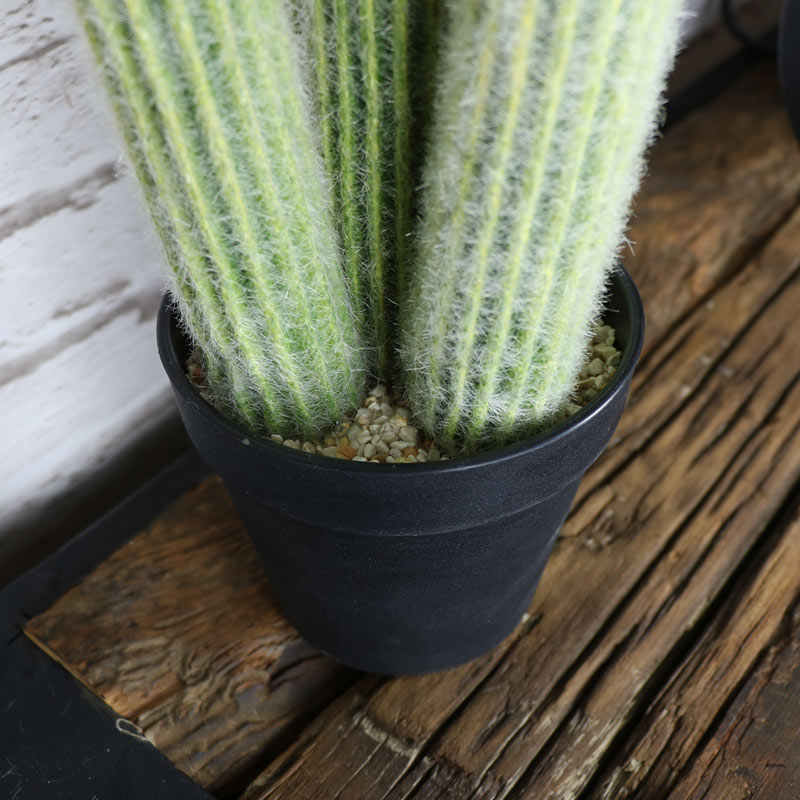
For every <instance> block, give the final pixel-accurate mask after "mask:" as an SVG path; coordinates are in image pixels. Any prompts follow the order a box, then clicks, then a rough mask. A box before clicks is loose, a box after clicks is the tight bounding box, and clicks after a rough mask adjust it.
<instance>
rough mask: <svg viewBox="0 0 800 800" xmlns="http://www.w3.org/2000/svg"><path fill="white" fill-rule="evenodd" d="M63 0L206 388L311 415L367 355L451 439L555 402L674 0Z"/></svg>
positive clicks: (619, 208)
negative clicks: (107, 98)
mask: <svg viewBox="0 0 800 800" xmlns="http://www.w3.org/2000/svg"><path fill="white" fill-rule="evenodd" d="M78 3H79V5H80V7H81V10H82V13H83V17H84V20H85V23H86V28H87V31H88V34H89V39H90V41H91V42H92V44H93V46H94V49H95V52H96V54H97V57H98V60H99V61H100V63H101V65H102V66H103V69H104V74H105V77H106V82H107V85H108V88H109V90H110V93H111V96H112V99H113V101H114V104H115V106H116V110H117V113H118V117H119V120H120V123H121V128H122V131H123V134H124V135H125V139H126V142H127V144H128V149H129V151H130V153H131V157H132V161H133V164H134V167H135V168H136V172H137V175H138V177H139V179H140V182H141V184H142V187H143V189H144V194H145V198H146V200H147V202H148V205H149V206H150V209H151V212H152V216H153V218H154V221H155V224H156V228H157V230H158V233H159V236H160V239H161V241H162V243H163V245H164V248H165V251H166V254H167V259H168V261H169V264H170V266H171V271H172V293H173V296H174V298H175V305H176V307H177V308H178V309H179V310H180V314H181V318H182V320H183V324H184V326H185V328H186V330H187V331H189V333H190V334H191V337H192V338H193V339H194V340H195V342H196V344H197V345H198V346H199V348H200V350H201V351H202V353H203V357H204V360H205V366H206V368H207V372H208V381H209V384H210V388H211V392H212V394H213V396H214V398H215V399H216V402H217V403H218V405H219V407H220V408H221V409H222V410H223V411H225V412H226V413H228V414H230V415H231V416H234V417H236V418H237V419H239V420H240V421H241V422H243V423H244V424H246V425H247V426H249V427H250V428H251V429H252V430H253V431H254V432H257V433H258V432H261V433H267V432H269V433H280V434H283V435H289V436H298V435H300V436H311V435H314V434H317V433H319V432H320V431H321V430H323V429H325V428H326V427H328V426H329V425H330V424H331V423H332V422H335V421H336V420H338V419H340V418H341V417H342V416H343V415H345V414H347V413H348V412H350V411H352V410H353V409H354V408H355V407H356V403H357V400H358V398H359V395H360V393H361V390H362V389H363V388H364V385H365V383H366V378H367V374H369V373H372V374H373V375H374V374H377V375H379V376H380V377H382V378H384V379H388V380H392V379H394V382H395V383H400V384H402V383H405V385H406V387H407V391H408V399H409V404H410V407H411V409H412V410H413V411H414V412H415V413H416V416H417V418H418V419H419V421H420V424H421V426H422V427H423V428H424V429H425V431H426V433H427V434H428V435H432V436H435V437H436V438H437V440H438V441H439V442H440V443H441V444H444V445H447V446H450V447H451V449H452V450H467V451H469V450H474V449H477V448H479V447H485V446H494V445H498V444H501V443H503V442H506V441H509V440H510V439H513V438H516V437H519V436H522V435H525V434H527V433H529V432H531V431H532V430H535V429H537V428H538V427H540V426H543V425H545V424H546V423H547V422H548V420H549V419H550V418H551V416H552V415H553V414H554V412H556V411H557V410H558V409H559V407H560V406H561V405H562V403H563V402H564V401H565V400H566V398H567V396H568V395H569V393H570V391H571V390H572V388H573V386H574V384H575V380H576V377H577V375H578V373H579V370H580V368H581V366H582V362H583V359H584V353H585V352H586V344H587V340H588V337H589V335H590V331H591V329H592V323H593V322H594V320H595V318H596V316H597V315H598V313H599V312H600V310H601V307H602V293H603V288H604V286H605V284H606V281H607V278H608V275H609V271H610V269H611V268H612V266H613V264H614V262H615V259H616V257H617V253H618V248H619V244H620V242H621V241H622V240H623V230H624V226H625V223H626V219H627V216H628V213H629V207H630V201H631V197H632V195H633V192H634V191H635V189H636V186H637V185H638V182H639V179H640V177H641V174H642V170H643V163H644V162H643V153H644V150H645V147H646V146H647V144H648V143H649V141H650V140H651V138H652V135H653V130H654V125H655V119H656V116H657V113H658V108H659V102H660V94H661V90H662V88H663V83H664V77H665V75H666V72H667V69H668V67H669V64H670V62H671V59H672V57H673V55H674V51H675V45H676V42H677V35H678V23H679V16H680V15H679V11H680V9H681V0H658V2H655V0H653V1H652V2H649V1H648V0H170V2H169V3H161V2H157V0H78ZM434 65H435V68H434ZM425 82H428V83H431V82H435V91H434V100H433V101H431V100H430V92H429V91H428V86H427V85H423V84H425ZM423 141H424V156H423V155H421V154H422V153H423V146H422V145H423ZM420 163H421V164H422V167H421V170H422V179H421V187H420V189H419V191H418V192H417V194H416V197H415V194H414V186H415V183H416V181H417V178H416V169H417V167H418V166H419V164H420ZM415 200H418V203H415ZM415 205H418V207H419V208H418V216H417V217H416V218H415V216H414V213H415V212H414V207H415ZM412 233H413V236H411V234H412ZM411 242H413V244H412V245H411V246H409V243H411ZM398 308H399V315H397V314H396V309H398ZM398 365H399V367H398ZM398 370H399V371H398Z"/></svg>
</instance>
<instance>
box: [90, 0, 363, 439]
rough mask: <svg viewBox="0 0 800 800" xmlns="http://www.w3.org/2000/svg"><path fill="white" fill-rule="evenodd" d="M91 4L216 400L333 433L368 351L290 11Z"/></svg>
mask: <svg viewBox="0 0 800 800" xmlns="http://www.w3.org/2000/svg"><path fill="white" fill-rule="evenodd" d="M80 4H81V10H82V13H83V16H84V19H85V23H86V28H87V31H88V34H89V39H90V41H91V43H92V45H93V47H94V49H95V51H96V54H97V56H98V58H99V60H100V61H101V63H102V64H103V66H104V74H105V78H106V81H107V85H108V87H109V89H110V91H111V95H112V98H113V100H114V104H115V107H116V111H117V115H118V118H119V120H120V122H121V127H122V130H123V134H124V136H125V139H126V141H127V144H128V147H129V150H130V153H131V156H132V160H133V163H134V166H135V169H136V172H137V174H138V176H139V179H140V183H141V184H142V186H143V188H144V193H145V199H146V200H147V202H148V204H149V206H150V209H151V212H152V216H153V218H154V220H155V223H156V227H157V229H158V232H159V234H160V238H161V240H162V242H163V244H164V248H165V250H166V254H167V257H168V261H169V263H170V266H171V271H172V282H173V295H174V297H175V298H176V300H177V304H178V306H179V309H180V312H181V317H182V320H183V323H184V325H185V326H186V328H187V329H188V332H189V333H190V335H191V336H192V338H193V339H194V340H195V341H196V342H197V343H198V344H199V346H200V348H201V350H202V352H203V354H204V358H205V361H206V366H207V369H208V378H209V383H210V388H211V390H212V393H213V395H214V398H215V400H216V402H217V404H218V405H219V406H220V407H221V408H222V409H225V410H227V412H228V413H229V414H230V415H232V416H234V417H235V418H237V419H239V420H240V421H242V422H243V423H245V424H246V425H247V426H248V427H250V428H251V429H253V430H254V431H257V432H258V431H261V432H264V431H269V432H273V433H282V434H286V435H297V434H298V433H300V434H303V435H311V434H313V433H316V432H319V431H320V430H321V429H323V428H324V427H325V426H327V425H328V424H330V423H331V422H333V421H335V420H337V419H338V418H340V417H341V415H342V414H343V413H345V412H347V411H349V410H350V409H351V408H353V407H355V404H356V402H357V399H358V396H359V393H360V390H361V388H362V387H361V384H362V382H363V381H364V379H365V375H364V371H365V367H366V364H365V358H364V352H363V348H362V346H361V344H360V341H359V338H358V334H357V332H356V331H355V326H354V325H353V313H354V312H353V309H352V304H351V301H350V298H349V296H348V287H347V284H346V280H345V278H344V275H343V274H342V271H341V265H340V259H339V247H338V240H337V232H336V224H335V221H334V219H333V216H332V212H331V209H330V202H329V197H330V188H329V186H328V181H327V178H326V175H325V169H324V167H323V164H322V159H321V157H320V156H319V153H318V148H317V138H316V133H315V130H314V126H313V121H312V112H311V100H310V98H309V97H308V94H309V92H308V88H307V86H306V82H305V79H304V75H303V71H302V69H301V66H300V64H299V53H300V45H299V42H298V41H297V36H296V33H295V31H294V29H293V25H292V20H291V17H290V14H289V13H288V10H287V9H286V8H285V7H284V6H282V5H281V4H280V3H273V2H266V3H264V2H258V0H234V1H231V0H171V2H169V3H159V2H154V1H153V0H80Z"/></svg>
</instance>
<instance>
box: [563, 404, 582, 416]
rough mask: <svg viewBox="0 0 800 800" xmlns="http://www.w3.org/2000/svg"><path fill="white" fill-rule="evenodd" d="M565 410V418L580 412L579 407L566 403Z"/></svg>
mask: <svg viewBox="0 0 800 800" xmlns="http://www.w3.org/2000/svg"><path fill="white" fill-rule="evenodd" d="M565 410H566V413H567V416H572V415H573V414H577V413H578V412H579V411H580V410H581V406H579V405H577V404H576V403H567V406H566V409H565Z"/></svg>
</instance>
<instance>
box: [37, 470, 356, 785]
mask: <svg viewBox="0 0 800 800" xmlns="http://www.w3.org/2000/svg"><path fill="white" fill-rule="evenodd" d="M26 633H27V634H28V636H30V637H31V638H32V639H34V641H36V642H37V643H39V644H40V646H43V647H45V648H46V649H47V650H48V651H49V652H50V653H51V654H52V655H54V656H55V657H56V658H57V659H58V660H59V661H60V662H61V663H62V664H64V665H65V666H66V667H67V668H68V669H69V670H70V671H71V672H72V673H73V674H75V675H76V676H77V677H78V678H79V679H80V680H82V681H83V682H84V683H85V684H86V685H87V686H89V687H90V688H91V689H93V690H94V691H95V692H97V694H99V695H100V697H102V698H103V699H104V700H105V701H106V702H107V703H108V704H109V705H110V706H111V707H112V708H113V709H114V710H115V711H116V712H117V713H118V714H120V715H121V716H123V717H125V718H127V719H129V720H131V721H132V722H134V723H136V724H137V725H139V726H140V727H141V728H142V729H143V731H144V733H145V735H146V736H147V738H148V739H150V741H152V742H153V743H154V744H155V745H156V746H157V747H158V748H159V749H160V750H162V751H163V752H164V753H165V754H166V755H167V756H168V757H169V758H170V759H172V761H173V762H175V763H176V764H177V765H178V766H179V767H180V768H181V769H183V770H184V771H185V772H187V773H188V774H189V775H190V776H191V777H193V778H194V779H195V780H197V781H198V782H199V783H201V784H202V785H203V786H205V787H207V788H209V789H211V790H212V791H230V789H231V788H232V787H235V786H236V784H237V781H238V780H240V779H241V778H240V776H242V775H246V774H247V771H248V769H250V768H251V767H252V765H253V761H254V759H261V758H264V757H266V756H267V755H268V754H269V752H270V751H271V749H274V748H276V747H280V746H281V745H282V744H283V743H284V742H285V741H286V740H287V738H290V737H291V736H292V735H293V733H294V731H295V729H296V728H297V726H298V725H300V724H302V723H303V722H304V721H305V718H306V717H307V716H308V715H309V714H310V713H311V712H313V711H314V710H315V709H316V708H317V707H318V706H320V705H321V704H323V703H324V702H326V701H327V700H328V699H329V698H330V697H331V696H333V695H335V694H336V693H337V692H338V691H340V690H341V689H342V688H343V687H345V686H346V685H348V683H349V682H350V681H351V680H352V677H351V676H352V673H351V671H350V670H348V669H346V668H344V667H341V666H339V665H337V664H336V663H335V662H333V661H332V660H331V659H329V658H327V657H326V656H324V655H323V654H321V653H319V652H318V651H315V650H314V649H312V648H311V647H310V646H309V645H308V644H306V643H305V641H303V640H302V639H301V638H300V637H299V636H298V634H297V633H296V632H295V631H294V629H293V628H292V627H291V626H290V625H289V623H288V622H287V621H286V620H285V618H284V617H283V615H282V614H281V613H280V611H279V609H278V607H277V605H276V603H275V600H274V597H273V596H272V593H271V591H270V589H269V586H268V585H267V582H266V579H265V577H264V574H263V569H262V567H261V564H260V562H259V561H258V559H257V557H256V555H255V552H254V551H253V549H252V547H251V545H250V543H249V540H248V539H247V537H246V535H245V533H244V532H243V530H242V528H241V525H240V523H239V521H238V517H237V516H236V513H235V511H234V509H233V507H232V506H231V503H230V500H229V498H228V495H227V493H226V492H225V489H224V487H223V486H222V483H221V481H220V480H219V479H218V478H212V479H209V480H208V481H206V482H205V483H204V484H202V485H201V486H200V487H199V488H197V489H196V490H194V491H192V492H190V493H188V494H187V495H186V496H184V497H183V498H182V499H181V500H180V501H179V502H177V503H176V504H174V505H173V506H172V507H170V509H169V510H168V511H166V512H165V513H163V514H162V515H161V516H160V517H159V518H158V519H157V520H156V521H155V522H154V523H153V524H152V525H151V526H150V527H149V529H148V530H147V531H145V532H144V533H142V534H141V535H139V536H137V537H136V538H135V539H134V540H133V541H131V542H130V543H129V544H127V545H125V546H124V547H122V548H121V549H120V550H119V551H117V553H115V554H114V555H113V556H112V557H111V558H110V559H108V560H107V561H106V562H104V563H103V564H102V565H101V566H100V567H98V568H97V569H96V570H95V571H94V572H93V573H92V574H91V575H90V576H89V577H87V578H86V579H85V580H84V581H83V582H82V583H81V584H80V585H79V586H77V587H76V588H75V589H73V590H72V591H70V592H69V593H67V594H66V595H65V596H64V597H63V598H61V599H60V600H59V601H58V603H56V605H55V606H53V608H51V609H50V610H49V611H47V612H46V613H45V614H43V615H41V616H39V617H37V618H36V619H34V620H33V621H32V622H31V623H30V625H29V626H28V628H27V630H26Z"/></svg>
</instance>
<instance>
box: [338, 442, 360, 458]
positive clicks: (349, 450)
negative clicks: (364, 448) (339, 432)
mask: <svg viewBox="0 0 800 800" xmlns="http://www.w3.org/2000/svg"><path fill="white" fill-rule="evenodd" d="M339 452H340V453H341V454H342V455H343V456H344V457H345V458H352V457H353V456H357V455H358V450H356V449H355V447H350V445H348V444H340V445H339Z"/></svg>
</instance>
